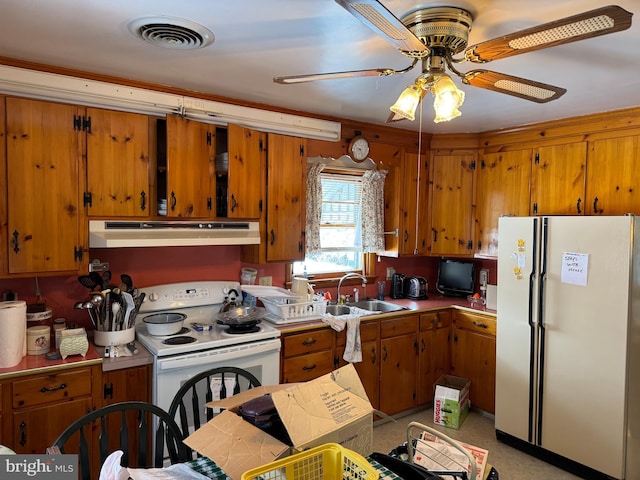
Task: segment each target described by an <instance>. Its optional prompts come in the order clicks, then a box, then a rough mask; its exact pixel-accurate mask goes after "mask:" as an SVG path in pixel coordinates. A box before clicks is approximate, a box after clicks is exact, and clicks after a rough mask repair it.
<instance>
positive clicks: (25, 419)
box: [2, 364, 101, 454]
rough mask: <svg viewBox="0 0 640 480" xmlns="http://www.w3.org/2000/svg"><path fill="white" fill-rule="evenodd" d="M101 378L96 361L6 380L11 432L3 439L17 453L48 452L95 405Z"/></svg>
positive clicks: (5, 417)
mask: <svg viewBox="0 0 640 480" xmlns="http://www.w3.org/2000/svg"><path fill="white" fill-rule="evenodd" d="M100 378H101V372H100V365H99V364H96V365H93V366H84V367H75V368H68V369H64V370H59V371H56V372H54V373H49V374H43V373H36V374H33V375H25V376H21V377H17V378H15V379H12V380H7V381H5V382H3V389H2V392H3V403H4V404H5V406H6V405H7V404H8V405H9V408H10V413H9V414H8V415H3V417H2V420H3V425H2V431H3V432H5V433H6V432H9V434H8V435H6V437H5V436H3V443H4V444H5V445H7V446H9V448H11V449H13V450H14V451H15V452H16V453H25V454H27V453H28V454H42V453H44V452H45V451H46V449H47V447H50V446H51V445H52V444H53V442H54V441H55V439H56V438H57V437H58V436H59V435H60V434H61V433H62V431H63V430H64V429H65V428H66V427H68V426H69V425H70V424H71V423H73V422H74V421H75V420H77V419H78V418H80V417H81V416H82V415H84V414H85V413H87V412H89V411H91V409H93V408H94V407H95V402H94V397H93V396H94V393H95V392H96V391H97V390H98V385H99V384H100ZM9 439H10V440H9ZM72 448H73V444H72Z"/></svg>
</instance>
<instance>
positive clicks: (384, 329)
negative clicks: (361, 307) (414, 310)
mask: <svg viewBox="0 0 640 480" xmlns="http://www.w3.org/2000/svg"><path fill="white" fill-rule="evenodd" d="M417 358H418V315H417V314H415V315H403V316H398V317H392V318H385V319H381V320H380V410H381V411H383V412H385V413H386V414H388V415H393V414H396V413H400V412H403V411H405V410H410V409H412V408H414V407H415V406H416V405H417V395H416V389H417V376H418V362H417Z"/></svg>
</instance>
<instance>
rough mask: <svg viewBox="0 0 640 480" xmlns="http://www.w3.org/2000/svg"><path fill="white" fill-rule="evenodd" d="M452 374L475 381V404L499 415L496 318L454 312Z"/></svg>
mask: <svg viewBox="0 0 640 480" xmlns="http://www.w3.org/2000/svg"><path fill="white" fill-rule="evenodd" d="M451 364H452V365H451V366H452V369H451V373H452V374H453V375H455V376H457V377H463V378H467V379H469V380H471V388H470V393H469V396H470V399H471V405H472V406H474V407H477V408H480V409H482V410H484V411H486V412H489V413H494V412H495V383H496V318H495V317H494V316H492V315H487V314H482V313H479V312H478V313H476V312H470V311H466V310H454V311H453V329H452V341H451Z"/></svg>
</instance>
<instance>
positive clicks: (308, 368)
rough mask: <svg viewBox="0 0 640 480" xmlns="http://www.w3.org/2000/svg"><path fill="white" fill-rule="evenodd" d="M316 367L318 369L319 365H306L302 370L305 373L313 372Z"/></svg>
mask: <svg viewBox="0 0 640 480" xmlns="http://www.w3.org/2000/svg"><path fill="white" fill-rule="evenodd" d="M316 367H317V365H316V364H315V363H314V364H313V365H309V366H306V365H305V366H304V367H302V369H303V370H305V371H309V370H313V369H314V368H316Z"/></svg>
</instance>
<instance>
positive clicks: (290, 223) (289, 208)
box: [267, 133, 307, 262]
mask: <svg viewBox="0 0 640 480" xmlns="http://www.w3.org/2000/svg"><path fill="white" fill-rule="evenodd" d="M268 141H269V151H268V160H267V163H268V166H269V173H268V175H267V199H268V207H267V261H269V262H285V261H297V260H302V259H304V255H305V244H304V240H305V236H304V233H305V232H304V231H305V222H306V220H305V219H306V185H307V156H306V154H305V152H306V140H305V139H303V138H297V137H289V136H285V135H276V134H272V133H270V134H269V140H268Z"/></svg>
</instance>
